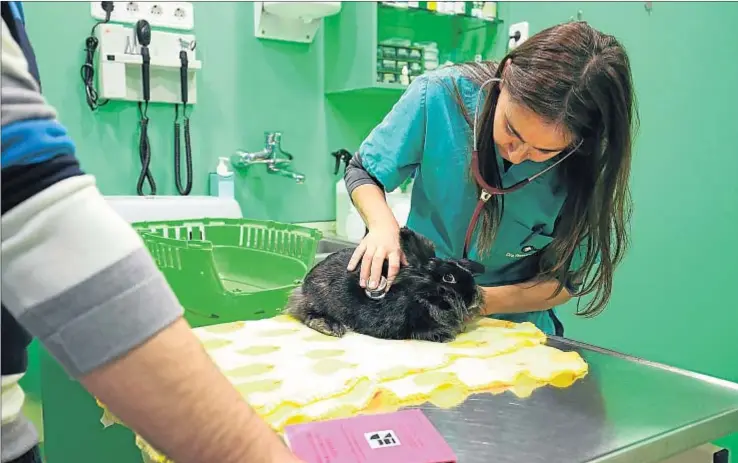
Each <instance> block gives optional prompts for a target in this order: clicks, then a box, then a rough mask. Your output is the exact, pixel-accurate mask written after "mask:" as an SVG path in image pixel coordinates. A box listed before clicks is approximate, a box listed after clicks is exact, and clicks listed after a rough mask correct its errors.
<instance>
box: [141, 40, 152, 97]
mask: <svg viewBox="0 0 738 463" xmlns="http://www.w3.org/2000/svg"><path fill="white" fill-rule="evenodd" d="M141 58H142V59H143V65H142V66H141V79H142V80H143V99H144V101H149V100H150V99H151V55H149V47H141Z"/></svg>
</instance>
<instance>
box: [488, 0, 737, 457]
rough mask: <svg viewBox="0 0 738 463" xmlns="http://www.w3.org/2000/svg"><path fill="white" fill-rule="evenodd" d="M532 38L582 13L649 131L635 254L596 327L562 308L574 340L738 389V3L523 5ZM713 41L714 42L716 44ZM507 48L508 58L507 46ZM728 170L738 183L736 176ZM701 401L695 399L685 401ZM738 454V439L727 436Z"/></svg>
mask: <svg viewBox="0 0 738 463" xmlns="http://www.w3.org/2000/svg"><path fill="white" fill-rule="evenodd" d="M500 10H501V13H500V15H501V17H503V18H504V19H505V23H506V24H507V25H509V24H512V23H515V22H519V21H528V22H529V23H530V27H531V33H534V32H537V31H539V30H541V29H543V28H545V27H548V26H551V25H554V24H556V23H559V22H563V21H568V20H569V18H570V17H572V16H573V17H576V15H577V11H578V10H581V11H582V13H583V17H582V19H584V20H586V21H588V22H590V23H591V24H592V25H593V26H594V27H597V28H598V29H601V30H603V31H604V32H607V33H611V34H613V35H615V36H617V37H618V38H619V39H620V40H621V41H622V43H623V44H624V45H625V47H626V48H627V50H628V53H629V56H630V58H631V60H632V68H633V77H634V80H635V85H636V91H637V96H638V100H639V106H640V115H641V128H640V132H639V135H638V138H637V142H636V149H635V153H634V160H633V171H632V181H631V185H632V189H633V199H634V207H635V209H634V216H633V222H632V235H631V236H632V247H631V249H630V252H629V253H628V255H627V257H626V260H625V262H624V263H623V264H622V266H621V267H620V268H619V269H618V271H617V274H616V278H615V288H614V291H613V295H612V299H611V302H610V304H609V306H608V308H607V310H605V312H604V313H603V314H602V315H600V316H598V317H596V318H594V319H582V318H579V317H575V316H573V315H572V313H573V311H574V308H575V307H574V304H570V306H569V307H566V308H564V309H562V310H561V311H560V312H562V313H563V317H562V318H563V320H564V323H565V324H566V326H567V335H568V336H569V337H572V338H574V339H578V340H581V341H584V342H590V343H593V344H597V345H601V346H604V347H608V348H612V349H615V350H619V351H623V352H626V353H629V354H633V355H636V356H640V357H645V358H647V359H650V360H655V361H660V362H664V363H667V364H670V365H674V366H678V367H682V368H687V369H690V370H694V371H698V372H701V373H706V374H710V375H714V376H717V377H721V378H725V379H728V380H731V381H736V382H738V334H737V331H738V290H736V283H737V282H738V247H736V246H734V245H733V244H731V243H730V241H731V240H732V238H730V236H736V230H738V187H737V186H736V185H738V183H736V181H735V180H733V179H731V178H730V177H729V175H730V173H733V172H738V149H737V148H736V146H735V145H734V144H733V143H732V141H731V139H732V138H733V135H734V134H735V133H736V130H738V86H737V85H736V83H738V61H736V60H735V59H734V57H736V56H738V30H736V29H735V28H734V26H735V24H736V22H738V3H695V2H684V3H660V2H654V4H653V10H652V11H651V13H650V14H649V13H648V12H647V11H646V10H645V8H644V2H623V3H611V2H602V3H592V2H572V3H558V2H515V3H505V4H503V5H502V6H501V8H500ZM708 37H709V44H708V42H707V38H708ZM499 51H500V52H503V51H504V50H502V49H500V50H499ZM726 174H728V175H726ZM690 399H691V400H694V399H696V398H694V397H692V398H689V399H687V398H685V400H690ZM722 443H723V444H726V443H730V444H732V451H733V452H734V453H738V436H737V437H734V438H733V439H731V440H725V441H723V442H722Z"/></svg>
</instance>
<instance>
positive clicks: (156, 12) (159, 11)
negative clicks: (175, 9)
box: [149, 3, 164, 18]
mask: <svg viewBox="0 0 738 463" xmlns="http://www.w3.org/2000/svg"><path fill="white" fill-rule="evenodd" d="M149 14H150V15H151V16H153V17H157V18H161V17H162V16H163V15H164V8H162V6H161V5H159V4H158V3H154V4H153V5H151V8H149Z"/></svg>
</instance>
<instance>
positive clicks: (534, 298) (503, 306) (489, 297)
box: [483, 280, 571, 315]
mask: <svg viewBox="0 0 738 463" xmlns="http://www.w3.org/2000/svg"><path fill="white" fill-rule="evenodd" d="M558 287H559V282H558V281H556V280H548V281H529V282H524V283H519V284H515V285H505V286H494V287H484V301H485V304H484V310H483V314H484V315H494V314H503V313H522V312H537V311H542V310H548V309H550V308H552V307H555V306H558V305H561V304H564V303H566V302H567V301H568V300H569V299H571V294H570V293H569V291H568V290H567V289H566V288H564V289H562V290H561V292H560V293H559V294H556V290H557V289H558ZM555 294H556V295H555Z"/></svg>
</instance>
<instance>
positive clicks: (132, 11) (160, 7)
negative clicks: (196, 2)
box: [90, 2, 195, 30]
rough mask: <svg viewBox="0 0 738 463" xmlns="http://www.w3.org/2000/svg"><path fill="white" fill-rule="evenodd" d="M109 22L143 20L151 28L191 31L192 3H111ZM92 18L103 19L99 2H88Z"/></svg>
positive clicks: (125, 22) (192, 22)
mask: <svg viewBox="0 0 738 463" xmlns="http://www.w3.org/2000/svg"><path fill="white" fill-rule="evenodd" d="M113 4H114V7H115V8H114V9H113V13H112V14H111V15H110V22H113V23H124V24H135V23H136V22H137V21H138V20H140V19H145V20H147V21H148V22H149V24H151V26H152V27H167V28H171V29H180V30H191V29H193V28H194V27H195V15H194V8H193V5H192V2H113ZM90 6H91V14H92V17H93V18H95V19H97V20H104V19H105V11H103V9H102V5H101V2H90Z"/></svg>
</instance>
